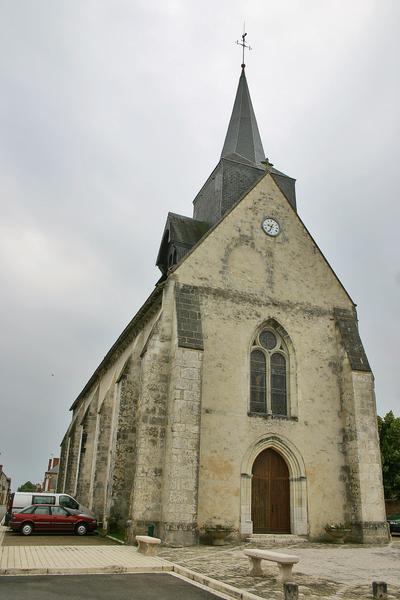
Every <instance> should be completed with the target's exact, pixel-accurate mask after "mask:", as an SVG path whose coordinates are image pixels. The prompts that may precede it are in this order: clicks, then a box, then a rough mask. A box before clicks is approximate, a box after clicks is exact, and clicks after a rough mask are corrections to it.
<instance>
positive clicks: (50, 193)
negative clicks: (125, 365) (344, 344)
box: [0, 0, 400, 487]
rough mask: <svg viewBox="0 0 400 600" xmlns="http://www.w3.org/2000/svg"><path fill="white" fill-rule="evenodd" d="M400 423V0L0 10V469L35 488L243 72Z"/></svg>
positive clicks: (217, 142) (212, 145) (149, 269)
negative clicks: (242, 44)
mask: <svg viewBox="0 0 400 600" xmlns="http://www.w3.org/2000/svg"><path fill="white" fill-rule="evenodd" d="M244 19H246V30H247V31H248V41H249V43H250V45H251V46H252V47H253V50H252V51H251V52H250V53H249V55H248V56H247V58H246V63H247V68H246V73H247V78H248V83H249V87H250V92H251V96H252V100H253V105H254V109H255V113H256V117H257V120H258V125H259V129H260V133H261V137H262V140H263V144H264V150H265V152H266V154H267V156H268V157H269V158H270V160H271V161H272V162H273V163H274V165H275V166H276V167H277V168H278V169H280V170H283V171H284V172H285V173H287V174H289V175H291V176H292V177H295V178H297V200H298V210H299V214H300V216H301V217H302V219H303V220H304V221H305V224H306V225H307V227H308V228H309V230H310V231H311V233H312V234H313V236H314V237H315V239H316V241H317V243H318V244H319V246H320V248H321V249H322V251H323V252H324V254H325V256H326V257H327V259H328V260H329V262H330V264H331V265H332V267H333V268H334V270H335V271H336V273H337V274H338V276H339V278H340V279H341V281H342V283H343V284H344V286H345V287H346V289H347V290H348V292H349V294H350V296H351V297H352V298H353V300H354V301H355V302H356V303H357V305H358V315H359V319H360V331H361V336H362V339H363V341H364V345H365V348H366V351H367V355H368V357H369V360H370V363H371V366H372V368H373V370H374V373H375V377H376V392H377V406H378V412H379V413H380V414H384V413H385V412H387V411H389V410H394V411H395V413H397V414H399V413H400V385H399V358H398V356H399V349H398V347H399V340H400V312H399V307H400V260H399V258H400V256H399V255H400V249H399V248H400V243H399V222H400V202H399V173H398V171H399V158H400V156H399V154H400V153H399V139H400V118H399V106H400V93H399V89H400V64H399V62H400V60H399V57H400V36H399V35H398V30H399V19H400V2H399V1H398V0H351V1H350V2H349V0H336V2H332V1H331V0H299V1H296V0H279V2H276V0H260V1H242V2H239V1H237V0H220V1H219V2H214V1H211V0H203V1H202V2H199V1H196V2H194V1H188V0H186V1H185V0H175V1H168V0H163V1H161V0H152V1H151V2H150V1H149V0H107V1H106V0H97V1H94V0H93V1H90V0H63V1H60V0H0V203H1V218H0V291H1V294H0V318H1V336H0V340H1V347H0V355H1V356H0V377H1V397H0V398H1V400H0V402H1V411H0V452H1V453H2V454H1V456H0V463H3V465H4V470H5V471H6V473H7V474H8V475H9V476H11V477H12V479H13V484H14V485H13V487H15V486H16V485H18V484H20V483H21V482H23V481H26V480H27V479H30V480H32V481H39V480H41V479H42V478H43V474H44V471H45V468H46V464H47V460H48V458H49V456H50V455H51V454H54V455H55V456H58V455H59V444H60V441H61V439H62V437H63V435H64V432H65V430H66V428H67V426H68V424H69V421H70V417H71V413H70V412H69V411H68V409H69V407H70V405H71V404H72V402H73V400H74V399H75V398H76V396H77V395H78V393H79V392H80V390H81V389H82V387H83V385H84V384H85V383H86V381H87V380H88V378H89V376H90V375H91V374H92V372H93V370H94V369H95V368H96V366H97V365H98V363H99V362H100V360H101V359H102V358H103V356H104V354H105V353H106V352H107V350H108V349H109V348H110V346H111V345H112V343H113V342H114V341H115V339H116V338H117V337H118V335H119V334H120V333H121V331H122V329H123V328H124V327H125V325H126V324H127V322H128V321H129V320H130V319H131V317H132V316H133V314H134V313H135V312H136V311H137V309H138V308H139V307H140V305H141V304H142V303H143V302H144V300H145V299H146V297H147V296H148V295H149V293H150V292H151V291H152V289H153V286H154V283H155V282H156V280H157V279H158V277H159V273H158V271H157V269H156V268H155V266H154V263H155V259H156V256H157V251H158V246H159V243H160V238H161V234H162V231H163V227H164V222H165V219H166V215H167V212H168V211H169V210H171V211H173V212H177V213H181V214H186V215H189V216H191V215H192V200H193V198H194V196H195V195H196V193H197V191H198V190H199V188H200V187H201V185H202V184H203V183H204V181H205V180H206V178H207V177H208V175H209V174H210V172H211V170H212V169H213V167H214V166H215V165H216V163H217V161H218V158H219V155H220V152H221V149H222V145H223V141H224V136H225V133H226V129H227V125H228V121H229V117H230V113H231V110H232V105H233V100H234V95H235V92H236V87H237V82H238V78H239V75H240V63H241V53H240V49H239V47H237V46H235V44H234V41H235V40H236V39H237V38H238V37H240V35H241V32H242V26H243V20H244Z"/></svg>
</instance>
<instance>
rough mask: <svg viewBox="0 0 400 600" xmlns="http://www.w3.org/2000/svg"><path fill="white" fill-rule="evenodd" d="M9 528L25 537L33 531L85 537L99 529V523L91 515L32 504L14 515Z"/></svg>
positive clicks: (47, 505) (60, 507) (49, 505)
mask: <svg viewBox="0 0 400 600" xmlns="http://www.w3.org/2000/svg"><path fill="white" fill-rule="evenodd" d="M9 527H11V529H14V531H20V532H21V533H22V534H23V535H31V533H32V532H33V531H38V532H39V531H70V532H71V531H73V532H75V533H76V534H77V535H85V534H86V533H87V532H88V531H94V530H95V529H96V528H97V521H96V519H94V518H93V517H91V516H89V515H86V514H84V513H81V512H79V511H77V510H70V509H68V508H64V507H63V506H54V505H52V504H32V505H31V506H28V507H27V508H24V509H23V510H21V512H18V513H13V514H12V515H11V520H10V522H9Z"/></svg>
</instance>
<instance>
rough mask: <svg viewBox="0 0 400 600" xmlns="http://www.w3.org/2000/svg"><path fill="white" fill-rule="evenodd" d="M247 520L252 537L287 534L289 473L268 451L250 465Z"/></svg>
mask: <svg viewBox="0 0 400 600" xmlns="http://www.w3.org/2000/svg"><path fill="white" fill-rule="evenodd" d="M251 518H252V521H253V532H254V533H290V484H289V469H288V466H287V464H286V462H285V460H284V459H283V458H282V456H281V455H280V454H279V453H278V452H275V450H272V448H267V449H266V450H264V451H263V452H261V453H260V454H259V455H258V456H257V458H256V459H255V461H254V463H253V468H252V484H251Z"/></svg>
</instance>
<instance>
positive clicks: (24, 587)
mask: <svg viewBox="0 0 400 600" xmlns="http://www.w3.org/2000/svg"><path fill="white" fill-rule="evenodd" d="M11 598H12V600H27V598H29V600H63V599H68V600H82V598H85V600H126V599H127V598H129V600H160V599H162V600H189V599H190V600H217V599H218V598H219V596H216V595H214V594H211V593H210V592H207V591H205V590H203V589H201V588H199V587H197V586H194V585H192V584H190V583H187V582H186V581H183V580H182V579H179V578H178V577H175V576H173V575H169V574H166V573H165V574H161V573H154V574H153V573H140V574H139V573H138V574H135V575H48V576H40V575H36V576H34V577H29V576H22V577H0V600H10V599H11Z"/></svg>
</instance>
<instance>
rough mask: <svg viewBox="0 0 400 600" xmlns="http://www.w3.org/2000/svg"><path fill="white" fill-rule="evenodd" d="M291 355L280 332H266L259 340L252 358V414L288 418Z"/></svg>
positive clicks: (257, 338)
mask: <svg viewBox="0 0 400 600" xmlns="http://www.w3.org/2000/svg"><path fill="white" fill-rule="evenodd" d="M288 366H289V356H288V351H287V348H286V345H285V342H284V340H283V339H282V337H281V336H280V335H279V333H278V332H276V331H272V330H271V329H267V328H265V329H263V330H262V331H261V332H260V333H259V334H258V335H257V337H256V338H255V340H254V342H253V348H252V351H251V356H250V412H252V413H261V414H270V415H280V416H287V415H288V399H287V379H288Z"/></svg>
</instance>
